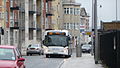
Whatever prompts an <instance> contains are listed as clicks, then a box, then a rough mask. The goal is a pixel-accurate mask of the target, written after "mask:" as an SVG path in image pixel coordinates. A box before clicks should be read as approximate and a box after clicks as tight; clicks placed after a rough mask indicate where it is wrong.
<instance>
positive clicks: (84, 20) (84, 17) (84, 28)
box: [80, 8, 90, 43]
mask: <svg viewBox="0 0 120 68" xmlns="http://www.w3.org/2000/svg"><path fill="white" fill-rule="evenodd" d="M80 11H81V13H80V20H81V21H80V22H81V23H80V37H81V42H82V43H88V42H89V41H90V40H89V35H87V34H86V33H87V32H89V30H90V29H89V17H90V16H89V15H88V13H87V12H86V10H85V8H81V10H80Z"/></svg>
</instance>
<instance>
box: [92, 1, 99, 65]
mask: <svg viewBox="0 0 120 68" xmlns="http://www.w3.org/2000/svg"><path fill="white" fill-rule="evenodd" d="M93 10H94V11H93V13H94V14H93V21H94V35H95V39H94V41H95V45H94V47H95V55H94V57H95V64H98V30H97V0H93Z"/></svg>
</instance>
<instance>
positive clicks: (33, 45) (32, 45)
mask: <svg viewBox="0 0 120 68" xmlns="http://www.w3.org/2000/svg"><path fill="white" fill-rule="evenodd" d="M28 47H39V45H38V44H31V45H29V46H28Z"/></svg>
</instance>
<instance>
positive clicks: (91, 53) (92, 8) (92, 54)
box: [91, 0, 94, 55]
mask: <svg viewBox="0 0 120 68" xmlns="http://www.w3.org/2000/svg"><path fill="white" fill-rule="evenodd" d="M93 29H94V0H92V38H91V40H92V51H91V55H93V53H94V50H93V49H94V47H93V46H94V36H93V34H94V32H93Z"/></svg>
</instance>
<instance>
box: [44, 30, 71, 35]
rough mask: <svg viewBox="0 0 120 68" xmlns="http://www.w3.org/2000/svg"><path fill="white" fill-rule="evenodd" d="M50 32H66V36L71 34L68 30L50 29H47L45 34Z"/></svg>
mask: <svg viewBox="0 0 120 68" xmlns="http://www.w3.org/2000/svg"><path fill="white" fill-rule="evenodd" d="M48 32H65V33H66V36H69V35H70V33H69V31H68V30H48V31H45V33H44V34H45V35H47V33H48Z"/></svg>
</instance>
